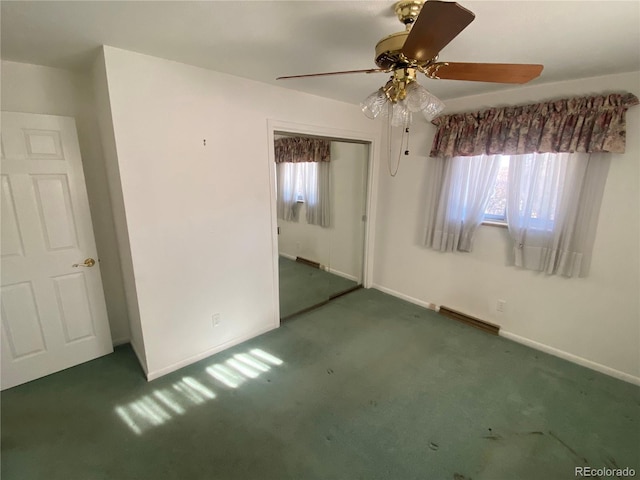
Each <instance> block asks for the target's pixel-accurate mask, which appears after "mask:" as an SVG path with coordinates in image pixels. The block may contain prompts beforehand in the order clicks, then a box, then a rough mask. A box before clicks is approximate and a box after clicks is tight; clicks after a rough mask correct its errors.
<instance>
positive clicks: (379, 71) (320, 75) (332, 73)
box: [276, 68, 389, 80]
mask: <svg viewBox="0 0 640 480" xmlns="http://www.w3.org/2000/svg"><path fill="white" fill-rule="evenodd" d="M388 71H389V70H383V69H381V68H369V69H367V70H345V71H343V72H325V73H308V74H306V75H289V76H288V77H278V78H276V80H286V79H288V78H306V77H326V76H328V75H344V74H346V73H383V72H388Z"/></svg>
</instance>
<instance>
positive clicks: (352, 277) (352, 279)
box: [329, 267, 360, 283]
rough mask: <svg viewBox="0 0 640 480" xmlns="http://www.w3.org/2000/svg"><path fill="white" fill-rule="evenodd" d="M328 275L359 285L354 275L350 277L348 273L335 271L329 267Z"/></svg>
mask: <svg viewBox="0 0 640 480" xmlns="http://www.w3.org/2000/svg"><path fill="white" fill-rule="evenodd" d="M329 273H333V274H334V275H337V276H339V277H342V278H346V279H347V280H351V281H353V282H356V283H360V282H359V281H358V280H359V279H358V277H356V276H355V275H350V274H348V273H344V272H341V271H340V270H336V269H334V268H331V267H329Z"/></svg>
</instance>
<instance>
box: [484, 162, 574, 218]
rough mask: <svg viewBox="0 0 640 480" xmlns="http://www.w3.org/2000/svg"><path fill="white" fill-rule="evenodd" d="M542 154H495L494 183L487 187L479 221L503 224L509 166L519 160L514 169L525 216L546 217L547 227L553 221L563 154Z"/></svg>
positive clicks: (505, 210)
mask: <svg viewBox="0 0 640 480" xmlns="http://www.w3.org/2000/svg"><path fill="white" fill-rule="evenodd" d="M542 157H543V156H542V155H538V156H535V155H533V156H532V155H499V156H498V161H499V167H498V173H497V175H496V179H495V182H494V183H493V185H492V186H491V188H490V193H489V200H488V202H487V207H486V208H485V210H484V217H483V221H484V222H488V223H503V224H505V225H506V223H507V203H508V186H509V165H510V164H511V163H512V162H514V161H517V162H521V164H520V165H519V166H520V168H518V172H519V176H520V177H522V178H521V182H524V183H520V190H522V194H523V195H527V199H526V202H527V204H528V206H529V209H530V210H529V218H530V220H531V221H532V222H533V223H535V222H536V220H539V221H540V222H539V223H543V220H544V219H546V220H547V227H549V226H551V225H552V224H553V220H554V217H555V211H556V207H557V204H558V201H559V198H558V192H560V191H561V184H562V182H563V178H564V173H563V172H561V171H560V170H559V169H560V168H561V167H560V165H561V164H563V163H566V162H567V154H561V153H558V154H546V155H545V156H544V157H545V158H544V159H542ZM523 202H525V199H524V197H521V199H520V202H519V209H520V211H522V209H523V208H524V205H523Z"/></svg>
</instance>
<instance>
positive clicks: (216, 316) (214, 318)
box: [211, 313, 220, 328]
mask: <svg viewBox="0 0 640 480" xmlns="http://www.w3.org/2000/svg"><path fill="white" fill-rule="evenodd" d="M211 320H212V321H213V326H214V328H215V327H217V326H219V325H220V314H219V313H214V314H213V315H212V316H211Z"/></svg>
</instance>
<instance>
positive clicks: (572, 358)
mask: <svg viewBox="0 0 640 480" xmlns="http://www.w3.org/2000/svg"><path fill="white" fill-rule="evenodd" d="M371 287H372V288H375V289H376V290H380V291H381V292H384V293H388V294H389V295H393V296H394V297H398V298H401V299H402V300H406V301H407V302H410V303H413V304H415V305H419V306H421V307H424V308H428V309H431V310H436V311H437V310H438V308H439V307H438V306H437V305H435V304H433V303H429V302H425V301H423V300H419V299H417V298H413V297H410V296H409V295H405V294H403V293H400V292H397V291H395V290H392V289H390V288H387V287H383V286H381V285H376V284H373V285H372V286H371ZM500 336H501V337H504V338H506V339H509V340H512V341H514V342H517V343H521V344H522V345H526V346H527V347H531V348H534V349H536V350H540V351H541V352H545V353H548V354H550V355H553V356H556V357H558V358H562V359H563V360H567V361H569V362H572V363H576V364H578V365H581V366H583V367H587V368H590V369H591V370H595V371H596V372H600V373H604V374H605V375H609V376H611V377H614V378H617V379H619V380H622V381H625V382H629V383H632V384H634V385H639V386H640V377H636V376H633V375H631V374H629V373H625V372H621V371H620V370H616V369H615V368H611V367H607V366H606V365H602V364H600V363H596V362H593V361H591V360H587V359H586V358H582V357H579V356H577V355H573V354H572V353H568V352H565V351H563V350H559V349H557V348H554V347H550V346H548V345H545V344H544V343H539V342H536V341H534V340H529V339H528V338H525V337H521V336H520V335H516V334H515V333H511V332H506V331H504V330H502V329H501V330H500Z"/></svg>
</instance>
